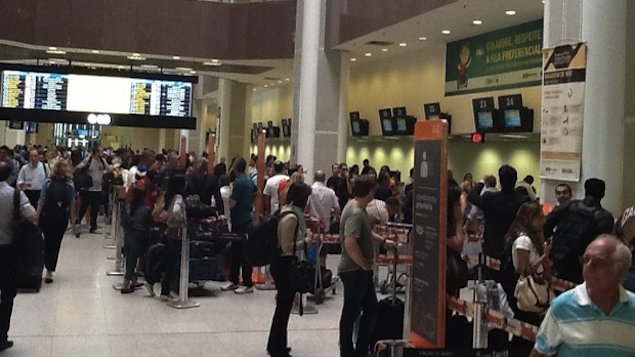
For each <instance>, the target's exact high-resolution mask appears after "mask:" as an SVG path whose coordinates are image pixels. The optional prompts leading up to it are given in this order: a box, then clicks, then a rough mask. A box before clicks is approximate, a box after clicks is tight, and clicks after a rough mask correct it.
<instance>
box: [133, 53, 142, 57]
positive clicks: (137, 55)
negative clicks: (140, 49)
mask: <svg viewBox="0 0 635 357" xmlns="http://www.w3.org/2000/svg"><path fill="white" fill-rule="evenodd" d="M132 55H133V56H134V57H140V56H141V53H133V54H132Z"/></svg>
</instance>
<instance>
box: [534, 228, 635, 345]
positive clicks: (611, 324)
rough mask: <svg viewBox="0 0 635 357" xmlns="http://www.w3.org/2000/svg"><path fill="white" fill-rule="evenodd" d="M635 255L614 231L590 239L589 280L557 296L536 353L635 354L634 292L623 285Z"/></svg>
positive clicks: (586, 261) (586, 275) (585, 261)
mask: <svg viewBox="0 0 635 357" xmlns="http://www.w3.org/2000/svg"><path fill="white" fill-rule="evenodd" d="M631 259H632V255H631V251H630V249H629V248H628V247H627V246H626V245H625V244H624V243H622V242H621V241H620V240H618V239H617V238H616V237H615V236H611V235H606V234H604V235H601V236H599V237H598V238H597V239H595V240H594V241H593V242H592V243H591V244H589V246H588V247H587V249H586V251H585V253H584V256H583V271H582V275H583V277H584V283H583V284H581V285H578V286H577V287H576V288H575V289H572V290H570V291H568V292H566V293H564V294H562V295H560V296H559V297H558V298H557V299H556V300H554V301H553V303H552V304H551V307H550V308H549V311H548V312H547V316H546V317H545V319H544V321H543V322H542V325H541V326H540V331H539V332H538V336H537V337H536V345H535V347H534V350H533V352H532V354H531V355H532V357H538V356H551V355H555V354H557V355H558V357H567V356H576V357H585V356H611V357H620V356H635V295H633V294H632V293H630V292H628V291H626V290H625V289H624V288H623V287H622V285H621V283H622V281H624V278H625V276H626V273H627V272H628V269H629V267H630V265H631Z"/></svg>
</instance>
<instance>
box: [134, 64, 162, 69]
mask: <svg viewBox="0 0 635 357" xmlns="http://www.w3.org/2000/svg"><path fill="white" fill-rule="evenodd" d="M139 67H141V68H159V67H158V66H157V65H155V64H142V65H141V66H139Z"/></svg>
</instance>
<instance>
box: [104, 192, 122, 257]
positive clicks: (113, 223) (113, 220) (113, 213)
mask: <svg viewBox="0 0 635 357" xmlns="http://www.w3.org/2000/svg"><path fill="white" fill-rule="evenodd" d="M109 195H110V199H109V203H108V204H109V205H110V206H111V208H110V223H109V224H110V232H106V234H105V235H104V236H110V238H112V239H114V237H115V234H116V232H117V226H118V222H119V221H118V218H117V217H118V216H119V210H118V209H117V202H118V201H117V194H116V191H115V190H112V191H111V192H110V193H109ZM106 239H108V238H106ZM114 243H115V242H112V243H106V244H104V249H117V245H116V244H114ZM106 259H108V260H115V259H117V257H107V258H106Z"/></svg>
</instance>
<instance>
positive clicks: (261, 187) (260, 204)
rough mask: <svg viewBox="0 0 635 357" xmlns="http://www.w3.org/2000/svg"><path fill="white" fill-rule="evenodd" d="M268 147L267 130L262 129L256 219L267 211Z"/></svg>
mask: <svg viewBox="0 0 635 357" xmlns="http://www.w3.org/2000/svg"><path fill="white" fill-rule="evenodd" d="M266 147H267V132H266V131H265V130H262V131H261V132H259V133H258V151H257V153H258V159H257V160H256V169H257V172H258V177H257V183H258V195H257V196H256V221H258V220H260V217H261V216H262V215H263V214H264V213H265V197H264V191H265V149H266Z"/></svg>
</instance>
